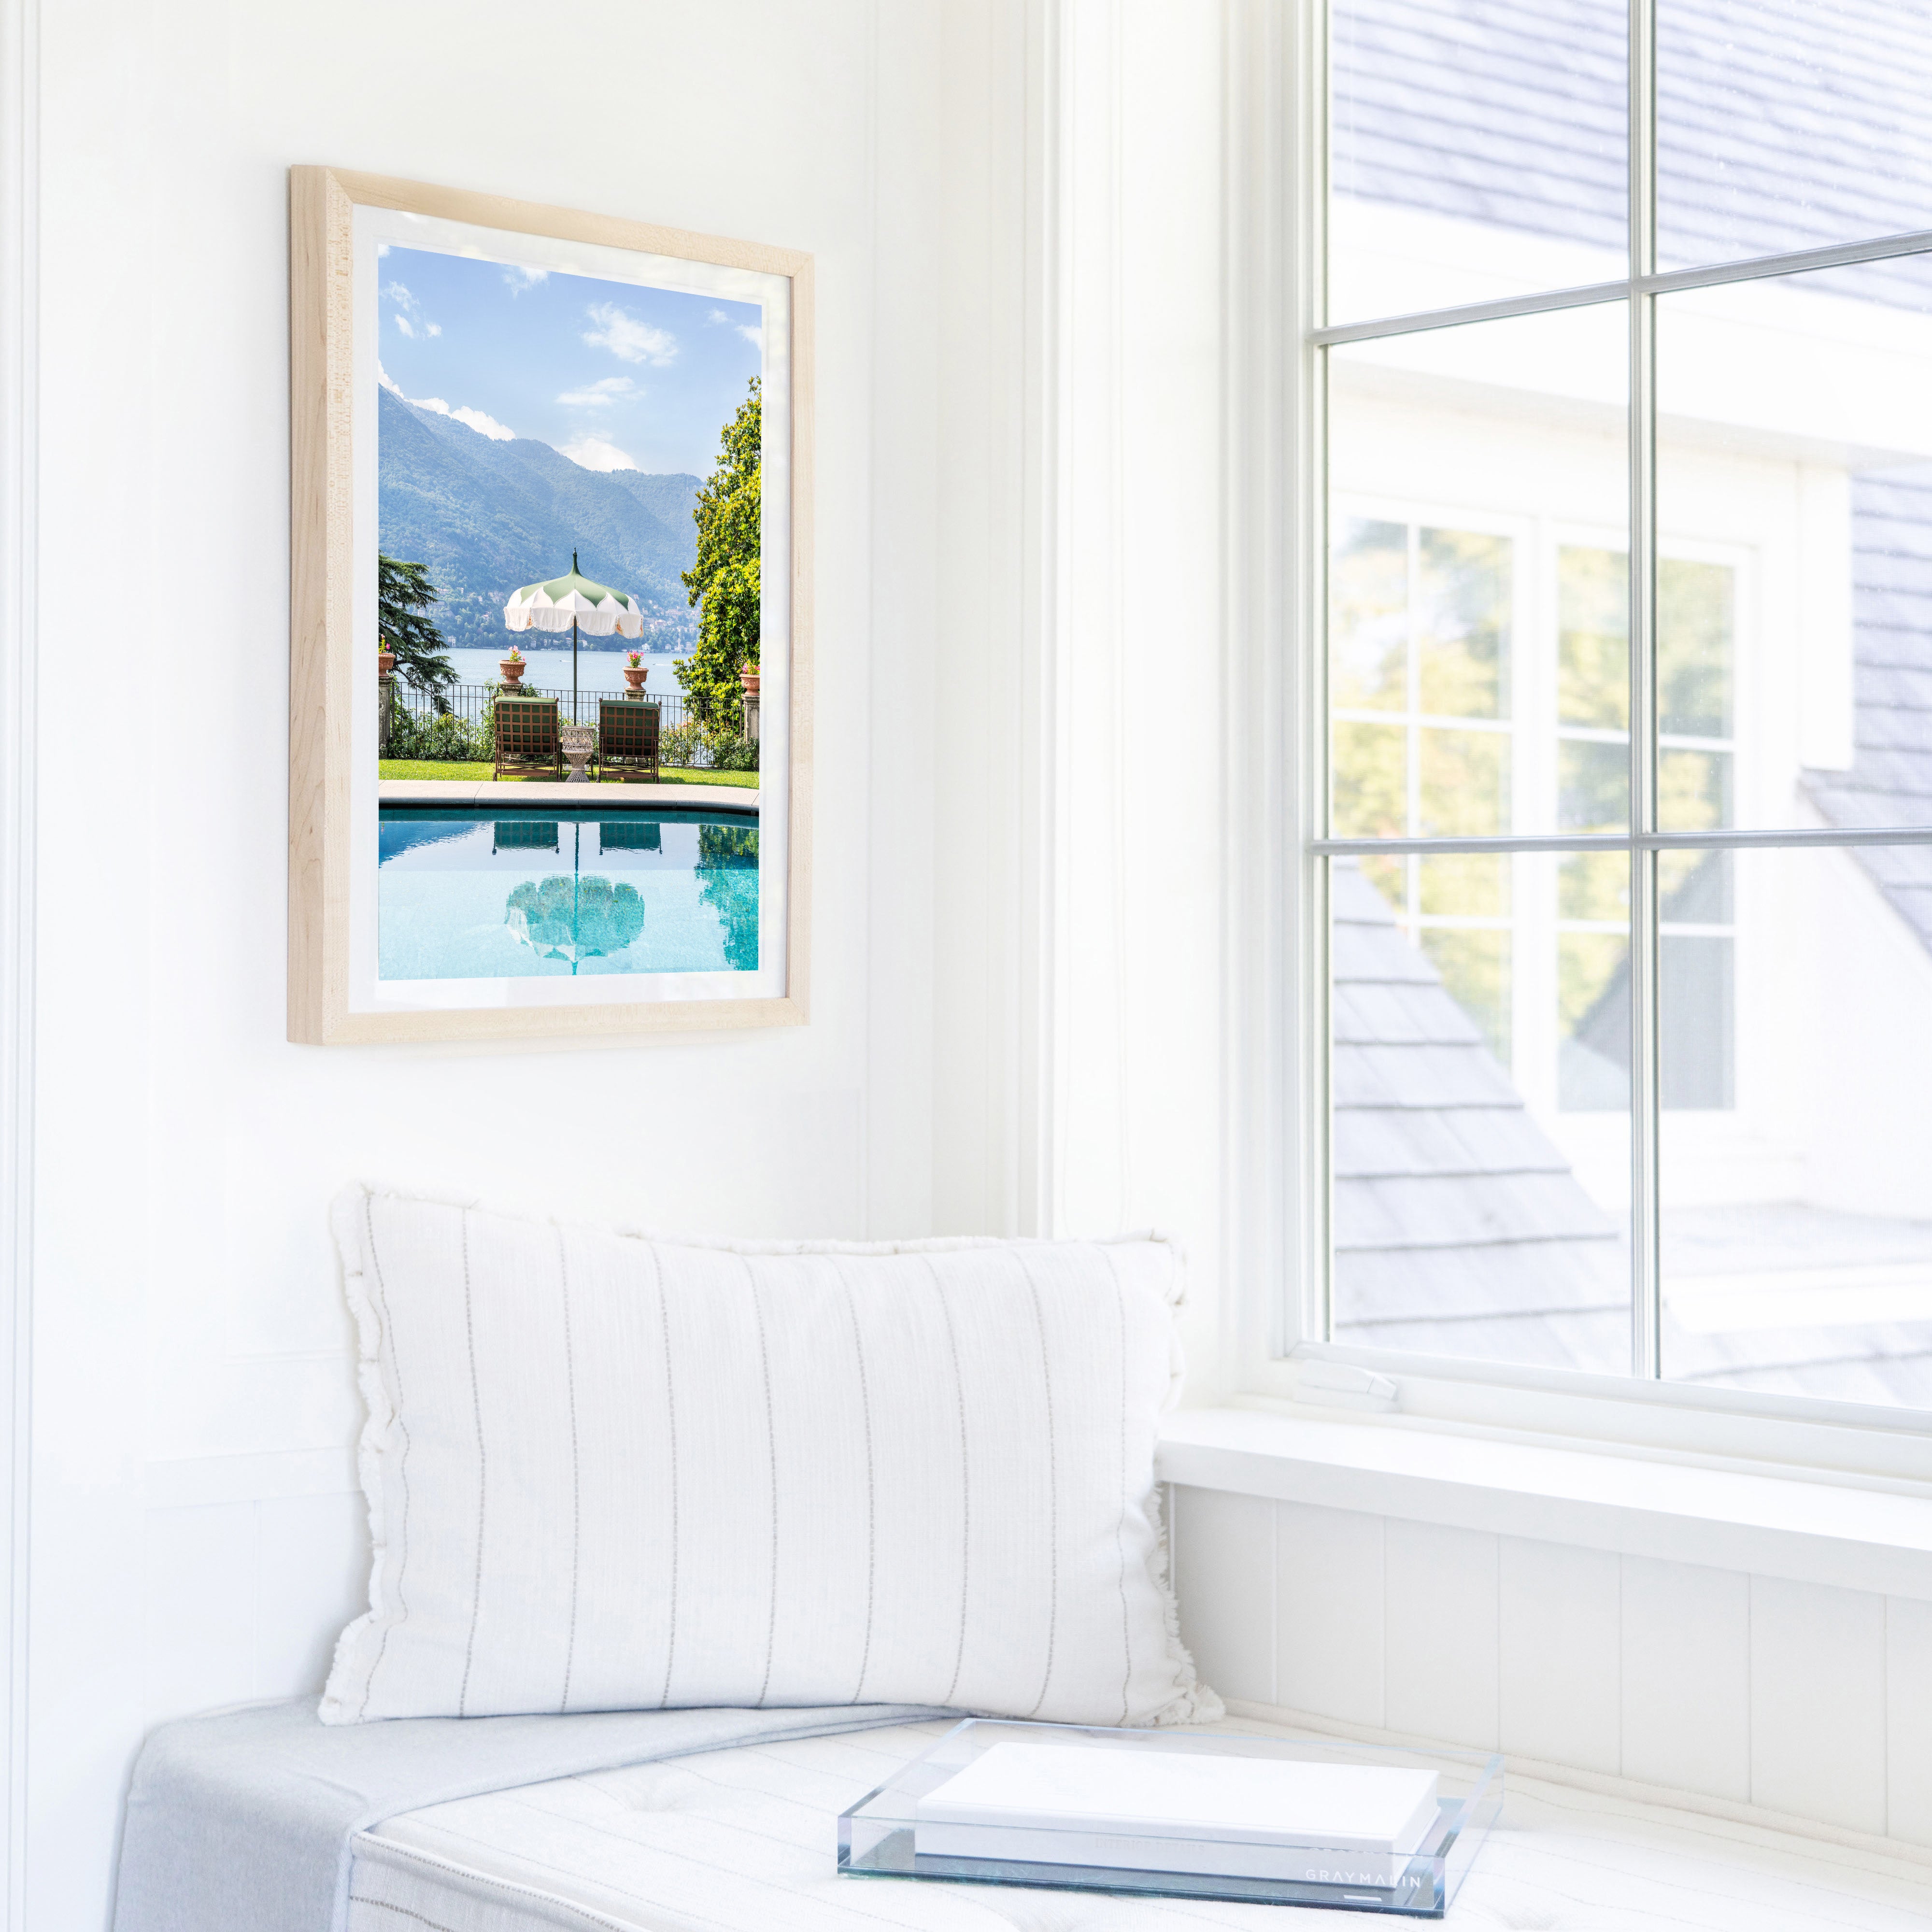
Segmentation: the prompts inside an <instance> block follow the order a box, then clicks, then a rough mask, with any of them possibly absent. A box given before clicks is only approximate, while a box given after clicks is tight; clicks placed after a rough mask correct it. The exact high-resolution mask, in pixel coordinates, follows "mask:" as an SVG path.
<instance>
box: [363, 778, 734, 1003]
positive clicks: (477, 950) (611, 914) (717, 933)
mask: <svg viewBox="0 0 1932 1932" xmlns="http://www.w3.org/2000/svg"><path fill="white" fill-rule="evenodd" d="M380 835H381V841H382V845H381V857H380V862H379V863H378V865H377V871H376V932H377V937H376V944H377V973H378V975H379V977H380V978H382V979H385V980H502V979H527V978H534V977H558V976H562V977H575V978H583V977H588V976H589V975H592V974H611V973H722V972H736V973H752V972H755V971H757V965H758V825H757V819H756V818H754V817H751V816H750V815H749V814H737V813H730V812H716V813H706V812H702V811H636V810H619V809H607V810H605V811H602V812H601V813H600V812H598V811H595V810H594V809H589V810H586V809H573V810H571V811H561V810H559V809H558V808H556V807H551V808H549V809H548V810H547V811H537V810H534V809H533V810H532V811H530V812H529V814H527V815H519V816H517V817H509V816H508V815H507V814H505V813H504V812H503V811H502V809H501V808H487V809H479V808H473V807H467V808H466V807H459V806H453V805H383V807H382V808H381V829H380Z"/></svg>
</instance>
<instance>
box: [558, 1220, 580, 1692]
mask: <svg viewBox="0 0 1932 1932" xmlns="http://www.w3.org/2000/svg"><path fill="white" fill-rule="evenodd" d="M556 1278H557V1283H558V1286H559V1287H560V1288H561V1289H562V1293H563V1373H564V1384H565V1388H566V1389H567V1390H568V1394H569V1398H570V1635H569V1637H568V1639H567V1640H566V1641H565V1644H564V1648H563V1695H562V1697H560V1698H559V1699H558V1700H557V1706H556V1708H557V1709H558V1710H559V1711H568V1709H570V1672H571V1666H572V1665H573V1664H574V1663H575V1662H576V1661H577V1567H578V1565H579V1564H580V1562H581V1561H582V1557H581V1552H582V1550H583V1466H582V1463H581V1460H580V1456H579V1453H578V1449H577V1353H576V1348H575V1344H574V1340H573V1339H572V1337H571V1330H570V1258H569V1256H568V1253H566V1251H565V1247H564V1238H563V1230H562V1229H561V1228H559V1229H558V1230H557V1231H556Z"/></svg>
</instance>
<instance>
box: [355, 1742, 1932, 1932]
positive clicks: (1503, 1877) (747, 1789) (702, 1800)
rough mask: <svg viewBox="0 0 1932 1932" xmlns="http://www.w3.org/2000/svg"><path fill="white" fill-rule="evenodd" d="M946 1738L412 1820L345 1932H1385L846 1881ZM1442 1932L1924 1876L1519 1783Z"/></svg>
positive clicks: (659, 1769) (705, 1768)
mask: <svg viewBox="0 0 1932 1932" xmlns="http://www.w3.org/2000/svg"><path fill="white" fill-rule="evenodd" d="M945 1728H946V1727H945V1725H944V1724H910V1725H905V1726H902V1727H895V1728H893V1729H891V1730H878V1731H867V1732H862V1733H857V1734H856V1735H850V1736H843V1737H829V1738H811V1739H802V1740H800V1741H799V1742H795V1743H789V1744H776V1745H751V1746H748V1747H745V1748H740V1749H736V1750H730V1751H715V1752H709V1753H706V1754H704V1755H703V1756H700V1757H688V1758H676V1759H672V1760H667V1761H665V1762H663V1763H656V1764H648V1765H640V1766H636V1767H634V1768H633V1769H628V1770H625V1771H615V1772H599V1773H597V1774H595V1775H592V1776H589V1777H584V1778H563V1779H559V1780H558V1781H556V1782H555V1783H553V1784H539V1785H529V1786H526V1787H523V1789H522V1790H515V1791H505V1792H497V1793H492V1794H490V1796H487V1797H481V1798H466V1799H460V1800H459V1801H458V1802H456V1803H454V1804H450V1805H436V1806H434V1807H432V1808H430V1809H428V1810H425V1811H416V1812H411V1813H409V1814H406V1815H405V1816H404V1817H400V1818H395V1819H392V1820H390V1821H389V1823H387V1824H385V1825H383V1826H379V1827H378V1828H377V1829H376V1830H374V1831H373V1832H366V1833H364V1834H363V1835H361V1836H360V1837H359V1838H358V1839H357V1840H356V1845H355V1851H356V1862H355V1870H354V1876H353V1882H352V1884H351V1888H350V1889H351V1896H352V1900H353V1903H352V1904H351V1907H350V1920H349V1932H425V1928H426V1927H427V1928H429V1932H536V1928H538V1927H542V1928H546V1932H549V1929H550V1928H557V1927H564V1928H568V1929H569V1932H584V1928H588V1927H595V1928H598V1932H616V1928H621V1932H773V1928H783V1932H876V1928H877V1927H882V1926H883V1927H922V1928H932V1932H987V1928H997V1927H1001V1926H1007V1925H1010V1926H1016V1927H1025V1928H1026V1932H1117V1928H1118V1932H1182V1928H1183V1927H1184V1926H1185V1925H1186V1924H1188V1923H1190V1922H1192V1923H1195V1924H1209V1925H1226V1926H1234V1927H1241V1926H1245V1927H1254V1928H1256V1932H1261V1928H1263V1927H1267V1928H1269V1932H1322V1928H1332V1932H1364V1927H1366V1926H1367V1925H1369V1924H1373V1923H1374V1922H1375V1921H1373V1919H1371V1918H1364V1916H1363V1915H1361V1914H1360V1913H1357V1912H1325V1911H1316V1910H1305V1909H1283V1908H1281V1907H1277V1906H1252V1905H1224V1904H1219V1903H1211V1902H1200V1901H1195V1900H1132V1899H1119V1898H1111V1897H1106V1896H1105V1895H1104V1894H1100V1893H1094V1892H1076V1891H1022V1890H1017V1889H1013V1888H1005V1887H995V1886H987V1885H943V1884H933V1883H929V1882H915V1881H910V1880H897V1879H854V1878H841V1877H840V1876H838V1874H837V1873H836V1871H835V1870H834V1867H833V1861H834V1845H835V1832H836V1826H835V1820H836V1818H837V1817H838V1814H839V1812H840V1811H843V1810H844V1808H845V1807H846V1806H847V1805H849V1804H850V1803H851V1802H853V1799H856V1798H858V1797H859V1796H862V1795H863V1794H864V1793H865V1792H866V1791H868V1790H870V1789H871V1787H873V1786H874V1785H875V1784H878V1783H879V1782H880V1781H881V1780H882V1779H883V1778H885V1777H886V1776H888V1775H890V1773H891V1772H892V1769H893V1768H894V1767H895V1766H898V1765H900V1764H902V1763H904V1762H905V1761H906V1760H907V1759H908V1758H910V1757H915V1756H916V1755H917V1754H919V1752H920V1751H923V1750H924V1749H926V1746H927V1745H929V1743H930V1742H932V1739H934V1738H935V1737H937V1736H939V1735H941V1733H943V1732H944V1730H945ZM1213 1728H1214V1729H1217V1730H1229V1731H1239V1732H1246V1733H1267V1732H1268V1729H1269V1727H1268V1726H1266V1725H1263V1724H1256V1723H1253V1722H1252V1721H1246V1720H1229V1721H1227V1722H1226V1723H1225V1724H1220V1725H1217V1726H1215V1727H1213ZM1447 1922H1448V1924H1449V1925H1450V1926H1451V1927H1457V1926H1460V1927H1466V1928H1469V1932H1502V1928H1505V1927H1508V1928H1512V1932H1517V1929H1518V1928H1520V1932H1639V1928H1661V1932H1703V1928H1711V1932H1924V1928H1925V1927H1926V1925H1927V1923H1928V1922H1932V1868H1928V1867H1918V1866H1915V1865H1912V1864H1909V1863H1908V1862H1906V1861H1905V1860H1903V1858H1900V1859H1890V1858H1878V1859H1875V1858H1873V1857H1871V1856H1870V1854H1868V1853H1867V1852H1862V1851H1859V1850H1857V1849H1852V1848H1851V1847H1849V1846H1838V1845H1833V1844H1831V1843H1823V1842H1820V1841H1814V1840H1812V1839H1809V1838H1796V1837H1790V1836H1787V1835H1783V1834H1781V1833H1778V1832H1768V1831H1765V1830H1763V1829H1760V1828H1758V1827H1756V1826H1749V1825H1742V1824H1733V1823H1727V1822H1725V1821H1724V1820H1718V1819H1712V1818H1707V1817H1700V1816H1697V1815H1694V1814H1690V1813H1687V1812H1682V1811H1673V1810H1671V1809H1670V1808H1667V1807H1665V1806H1662V1805H1645V1804H1637V1803H1634V1802H1630V1801H1628V1800H1626V1799H1613V1798H1604V1797H1599V1796H1595V1795H1592V1793H1588V1792H1584V1791H1580V1790H1572V1789H1571V1788H1570V1787H1567V1786H1562V1785H1556V1784H1540V1783H1532V1782H1529V1781H1523V1780H1514V1781H1511V1784H1510V1785H1509V1787H1508V1794H1507V1799H1506V1803H1505V1812H1504V1819H1503V1823H1502V1826H1500V1827H1499V1829H1497V1830H1496V1832H1493V1834H1492V1835H1491V1836H1490V1840H1489V1841H1488V1843H1487V1844H1486V1845H1485V1846H1484V1849H1483V1851H1482V1852H1481V1855H1480V1857H1479V1858H1478V1861H1477V1864H1476V1866H1475V1870H1473V1871H1472V1873H1471V1874H1470V1876H1469V1879H1468V1881H1467V1882H1466V1884H1465V1885H1464V1887H1463V1891H1462V1894H1461V1895H1460V1897H1459V1898H1458V1899H1457V1901H1456V1903H1454V1905H1452V1906H1451V1908H1450V1912H1449V1917H1448V1921H1447Z"/></svg>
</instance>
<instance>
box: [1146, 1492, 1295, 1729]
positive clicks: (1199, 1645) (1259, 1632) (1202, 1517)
mask: <svg viewBox="0 0 1932 1932" xmlns="http://www.w3.org/2000/svg"><path fill="white" fill-rule="evenodd" d="M1168 1499H1169V1510H1170V1511H1171V1512H1172V1515H1171V1519H1170V1529H1171V1534H1172V1547H1173V1553H1174V1591H1175V1598H1176V1599H1177V1601H1178V1602H1179V1604H1180V1606H1181V1638H1182V1640H1183V1641H1184V1643H1186V1644H1187V1647H1188V1649H1189V1650H1190V1651H1191V1652H1193V1657H1194V1662H1195V1665H1196V1668H1197V1669H1198V1670H1199V1671H1200V1673H1201V1675H1202V1678H1203V1679H1205V1681H1206V1682H1208V1683H1210V1684H1211V1685H1213V1686H1214V1688H1215V1689H1216V1690H1217V1691H1220V1694H1221V1695H1222V1696H1223V1697H1238V1698H1241V1699H1242V1700H1244V1701H1247V1702H1250V1703H1258V1704H1272V1703H1277V1701H1279V1700H1277V1697H1276V1696H1275V1678H1274V1628H1273V1626H1274V1574H1275V1544H1274V1505H1273V1504H1271V1503H1269V1502H1265V1501H1264V1500H1263V1499H1261V1498H1259V1497H1258V1496H1230V1495H1229V1494H1228V1493H1226V1491H1225V1490H1194V1489H1185V1488H1178V1487H1177V1488H1175V1489H1172V1490H1169V1492H1168Z"/></svg>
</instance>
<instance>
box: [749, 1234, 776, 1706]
mask: <svg viewBox="0 0 1932 1932" xmlns="http://www.w3.org/2000/svg"><path fill="white" fill-rule="evenodd" d="M745 1280H747V1281H748V1282H749V1283H750V1284H751V1322H752V1325H753V1326H754V1328H756V1329H757V1331H758V1374H759V1377H760V1379H761V1380H762V1381H763V1383H764V1385H765V1466H766V1470H767V1472H769V1477H770V1482H771V1497H772V1580H771V1607H770V1609H769V1610H768V1611H767V1612H766V1616H765V1674H764V1675H763V1676H762V1677H761V1678H760V1679H759V1680H758V1695H757V1700H756V1701H757V1703H760V1704H762V1703H763V1702H764V1701H765V1693H766V1691H767V1690H768V1689H769V1688H770V1686H771V1681H772V1646H773V1645H774V1644H775V1643H776V1641H777V1639H778V1422H777V1420H776V1418H775V1417H774V1415H772V1358H771V1354H770V1351H769V1349H767V1348H766V1346H765V1310H764V1304H763V1302H762V1301H760V1298H759V1295H758V1271H757V1269H756V1268H754V1267H753V1266H752V1265H751V1262H750V1260H749V1259H746V1261H745Z"/></svg>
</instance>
